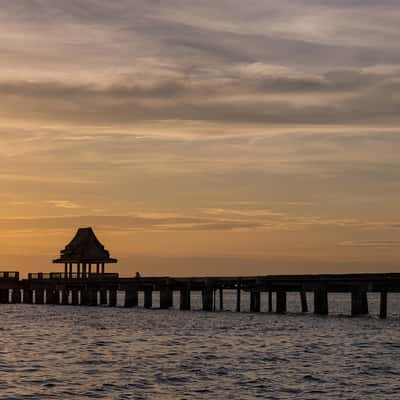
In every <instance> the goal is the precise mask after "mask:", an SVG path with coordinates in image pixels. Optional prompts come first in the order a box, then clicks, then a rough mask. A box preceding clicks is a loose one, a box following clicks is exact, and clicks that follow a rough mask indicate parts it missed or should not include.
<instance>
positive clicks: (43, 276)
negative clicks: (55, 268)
mask: <svg viewBox="0 0 400 400" xmlns="http://www.w3.org/2000/svg"><path fill="white" fill-rule="evenodd" d="M118 277H119V275H118V274H115V273H105V274H96V273H94V274H93V273H79V274H78V273H77V272H74V273H65V272H36V273H29V274H28V279H29V280H50V279H51V280H58V279H68V280H81V279H89V280H103V281H109V280H114V279H118Z"/></svg>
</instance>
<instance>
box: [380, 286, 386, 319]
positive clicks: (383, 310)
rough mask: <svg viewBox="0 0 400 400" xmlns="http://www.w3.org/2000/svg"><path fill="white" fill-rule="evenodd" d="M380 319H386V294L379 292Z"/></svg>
mask: <svg viewBox="0 0 400 400" xmlns="http://www.w3.org/2000/svg"><path fill="white" fill-rule="evenodd" d="M379 316H380V317H381V318H386V317H387V292H381V304H380V313H379Z"/></svg>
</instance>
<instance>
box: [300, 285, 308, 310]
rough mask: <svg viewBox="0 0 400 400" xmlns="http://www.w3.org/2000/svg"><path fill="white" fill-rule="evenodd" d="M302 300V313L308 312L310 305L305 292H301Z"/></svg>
mask: <svg viewBox="0 0 400 400" xmlns="http://www.w3.org/2000/svg"><path fill="white" fill-rule="evenodd" d="M300 300H301V312H303V313H306V312H308V304H307V293H306V291H305V290H301V291H300Z"/></svg>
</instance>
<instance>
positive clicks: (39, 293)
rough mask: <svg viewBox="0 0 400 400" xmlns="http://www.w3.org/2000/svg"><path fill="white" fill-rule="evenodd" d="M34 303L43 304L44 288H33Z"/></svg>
mask: <svg viewBox="0 0 400 400" xmlns="http://www.w3.org/2000/svg"><path fill="white" fill-rule="evenodd" d="M35 304H44V289H35Z"/></svg>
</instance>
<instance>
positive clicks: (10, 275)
mask: <svg viewBox="0 0 400 400" xmlns="http://www.w3.org/2000/svg"><path fill="white" fill-rule="evenodd" d="M0 279H2V280H13V281H18V280H19V272H17V271H0Z"/></svg>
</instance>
